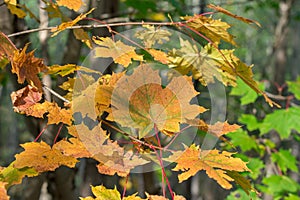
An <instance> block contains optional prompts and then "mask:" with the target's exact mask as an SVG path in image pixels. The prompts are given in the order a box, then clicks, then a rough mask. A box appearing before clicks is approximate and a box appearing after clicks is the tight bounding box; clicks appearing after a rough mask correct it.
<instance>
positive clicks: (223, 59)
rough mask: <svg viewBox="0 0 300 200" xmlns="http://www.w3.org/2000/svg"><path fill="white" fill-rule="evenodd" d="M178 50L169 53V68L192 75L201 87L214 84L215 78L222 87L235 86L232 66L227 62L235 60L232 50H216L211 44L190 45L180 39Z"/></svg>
mask: <svg viewBox="0 0 300 200" xmlns="http://www.w3.org/2000/svg"><path fill="white" fill-rule="evenodd" d="M180 45H181V48H180V49H173V51H172V52H170V53H169V60H170V64H169V66H170V67H171V68H174V69H175V70H177V71H179V72H180V73H181V74H188V73H189V72H192V73H193V77H194V78H195V79H198V80H199V81H200V82H201V84H202V85H204V86H206V85H207V84H209V83H214V82H215V78H216V79H217V80H219V81H221V82H222V83H223V84H224V85H233V86H235V85H236V76H237V75H236V73H235V72H234V69H233V68H234V66H233V65H232V64H231V63H230V62H229V61H231V60H236V59H238V58H236V57H235V56H234V55H233V51H234V50H218V49H216V48H214V47H213V46H212V45H211V44H208V45H206V46H205V47H203V48H202V47H201V46H197V45H196V44H191V43H190V42H189V41H188V40H183V39H181V38H180Z"/></svg>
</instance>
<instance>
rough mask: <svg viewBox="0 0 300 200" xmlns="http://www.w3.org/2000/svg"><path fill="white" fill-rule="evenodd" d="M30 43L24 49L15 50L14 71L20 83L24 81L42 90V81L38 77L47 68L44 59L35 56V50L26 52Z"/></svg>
mask: <svg viewBox="0 0 300 200" xmlns="http://www.w3.org/2000/svg"><path fill="white" fill-rule="evenodd" d="M27 48H28V44H26V45H25V47H24V48H23V49H22V50H17V51H15V53H14V55H13V58H12V70H11V71H12V73H15V74H17V76H18V83H24V81H25V79H26V81H27V82H28V84H30V85H32V86H35V87H37V88H38V89H39V91H42V83H41V81H40V79H39V77H38V74H39V73H40V72H43V71H44V70H46V69H47V68H46V66H45V65H44V62H43V59H40V58H36V57H34V51H31V52H29V53H28V54H26V50H27Z"/></svg>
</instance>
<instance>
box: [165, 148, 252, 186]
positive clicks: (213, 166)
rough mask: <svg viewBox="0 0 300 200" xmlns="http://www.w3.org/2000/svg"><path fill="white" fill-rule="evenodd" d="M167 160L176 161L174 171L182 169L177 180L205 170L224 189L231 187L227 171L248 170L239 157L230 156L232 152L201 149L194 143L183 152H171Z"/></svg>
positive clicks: (182, 179)
mask: <svg viewBox="0 0 300 200" xmlns="http://www.w3.org/2000/svg"><path fill="white" fill-rule="evenodd" d="M167 160H168V161H171V162H176V163H177V165H176V167H175V168H174V169H173V170H174V171H183V172H182V173H181V174H179V175H178V179H179V182H180V183H181V182H182V181H184V180H187V179H188V178H190V177H191V176H194V175H195V174H196V173H197V172H198V171H200V170H205V172H206V174H207V175H208V176H209V177H210V178H212V179H215V180H216V181H217V182H218V183H219V185H221V186H222V187H223V188H225V189H230V188H232V185H231V183H230V182H231V181H234V179H233V178H232V177H230V176H229V175H228V174H227V171H235V172H244V171H250V170H249V169H248V167H247V166H246V163H245V162H243V161H242V160H241V159H240V158H234V157H232V153H229V152H226V151H223V152H220V151H218V150H201V149H199V147H197V146H196V145H195V144H193V145H192V146H190V147H189V148H187V149H186V150H185V151H184V152H181V151H177V152H175V153H173V155H171V156H170V157H169V158H168V159H167Z"/></svg>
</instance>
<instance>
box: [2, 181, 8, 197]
mask: <svg viewBox="0 0 300 200" xmlns="http://www.w3.org/2000/svg"><path fill="white" fill-rule="evenodd" d="M5 185H7V183H6V182H2V181H0V200H9V196H8V195H7V191H6V188H5Z"/></svg>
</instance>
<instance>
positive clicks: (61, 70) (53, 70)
mask: <svg viewBox="0 0 300 200" xmlns="http://www.w3.org/2000/svg"><path fill="white" fill-rule="evenodd" d="M80 68H81V67H80V66H78V65H75V64H66V65H63V66H60V65H52V66H50V67H48V71H47V74H59V75H61V76H63V77H64V76H66V75H69V74H72V73H74V72H75V71H77V70H79V69H80Z"/></svg>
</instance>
